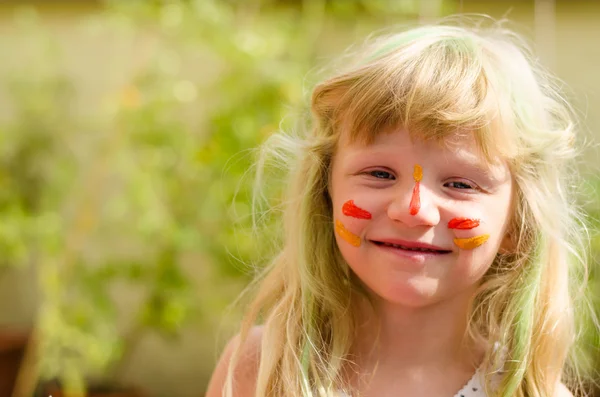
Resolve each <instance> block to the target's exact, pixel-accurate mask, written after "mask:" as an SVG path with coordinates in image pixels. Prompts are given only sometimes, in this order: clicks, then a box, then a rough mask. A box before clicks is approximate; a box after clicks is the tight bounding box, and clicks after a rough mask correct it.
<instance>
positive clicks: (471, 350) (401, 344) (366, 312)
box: [353, 290, 482, 369]
mask: <svg viewBox="0 0 600 397" xmlns="http://www.w3.org/2000/svg"><path fill="white" fill-rule="evenodd" d="M473 293H474V290H472V291H471V290H469V291H465V292H464V293H462V294H460V295H457V296H455V297H453V298H450V299H446V300H444V301H442V302H438V303H435V304H432V305H429V306H426V307H418V308H411V307H405V306H399V305H396V304H393V303H390V302H384V301H382V300H381V299H374V300H373V301H374V303H373V304H372V305H371V304H369V303H368V302H367V301H366V299H365V298H364V297H362V298H358V297H357V306H358V307H359V313H360V316H359V319H360V322H359V323H358V326H357V335H356V336H357V337H356V338H355V340H356V341H357V342H356V344H355V346H353V354H354V355H355V356H356V358H357V359H358V360H359V361H362V362H364V363H378V365H381V364H385V365H393V366H394V367H395V368H397V369H399V368H406V369H409V368H417V367H419V368H444V367H447V366H448V365H451V366H457V365H460V366H463V367H464V368H473V367H474V366H476V365H478V364H479V361H480V359H481V354H482V349H481V346H477V344H476V343H475V342H474V341H472V340H470V339H469V338H468V337H467V336H466V331H467V325H468V318H467V317H468V315H469V308H470V302H471V298H472V296H473Z"/></svg>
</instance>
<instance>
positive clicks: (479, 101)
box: [225, 19, 586, 397]
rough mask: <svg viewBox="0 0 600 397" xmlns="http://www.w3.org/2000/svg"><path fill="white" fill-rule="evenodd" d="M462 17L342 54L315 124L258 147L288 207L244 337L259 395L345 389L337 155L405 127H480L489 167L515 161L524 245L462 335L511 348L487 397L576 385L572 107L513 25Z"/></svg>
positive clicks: (489, 277) (486, 287) (506, 261)
mask: <svg viewBox="0 0 600 397" xmlns="http://www.w3.org/2000/svg"><path fill="white" fill-rule="evenodd" d="M485 21H486V20H484V22H485ZM464 22H465V19H460V23H458V24H456V23H454V22H452V21H450V22H448V21H444V22H442V23H439V24H435V25H429V26H422V27H417V28H413V29H411V30H408V31H405V32H402V33H396V34H392V35H386V36H381V37H377V38H375V39H371V40H369V42H368V43H367V44H366V45H365V46H363V47H361V48H360V49H359V50H357V51H356V50H355V51H354V52H353V53H352V56H351V57H347V58H344V63H345V66H344V70H342V71H341V72H339V71H338V74H337V75H335V76H334V77H331V78H329V79H327V80H325V81H323V82H321V83H320V84H317V85H316V87H315V88H314V91H313V94H312V100H311V113H312V119H311V126H310V128H307V129H305V130H302V131H296V132H294V133H285V132H279V133H277V134H275V135H273V136H271V137H270V139H268V140H267V142H266V143H265V144H264V145H263V146H262V148H261V150H260V157H259V160H258V170H259V172H258V177H257V186H259V187H260V186H262V185H263V184H265V178H264V172H265V167H267V164H271V165H272V164H275V165H276V166H278V167H280V168H281V169H284V170H286V171H287V176H288V179H287V184H286V189H285V194H284V197H283V199H281V200H280V202H279V203H278V205H279V207H278V208H281V210H282V218H283V239H282V246H281V247H280V249H279V251H278V253H277V255H275V256H274V258H273V259H272V261H271V262H270V263H269V264H268V265H267V266H266V267H265V268H264V270H263V271H262V272H261V273H260V275H259V277H258V278H257V280H256V281H255V283H254V284H253V286H254V287H255V288H253V289H252V290H253V291H254V297H253V300H252V302H251V304H250V305H249V308H248V312H247V316H246V318H245V320H244V322H243V325H242V329H241V333H240V335H241V340H242V342H243V341H244V340H245V339H246V338H247V336H248V333H249V331H250V329H251V328H252V327H253V326H254V325H255V324H257V323H258V322H260V323H262V324H263V330H262V342H261V354H260V367H259V370H258V379H257V388H256V395H257V396H261V397H263V396H333V395H338V393H339V392H340V391H341V390H346V393H349V392H350V391H349V390H347V385H345V384H344V380H343V376H342V374H343V370H344V368H347V367H346V366H348V365H350V366H351V365H352V362H351V360H350V355H349V353H350V347H351V345H352V342H353V335H354V332H355V329H356V324H355V322H356V319H355V317H354V313H355V311H354V306H353V304H354V303H353V299H352V296H353V293H364V291H362V289H361V285H360V283H359V282H358V281H357V280H356V277H355V276H354V275H353V273H352V272H351V270H350V269H349V267H348V265H347V263H346V262H345V261H344V258H343V257H342V255H341V254H340V252H339V250H338V247H337V245H336V242H335V238H334V227H333V219H332V206H331V200H330V197H329V195H328V192H327V186H328V182H329V174H330V167H331V161H332V157H333V155H334V154H335V151H336V145H337V142H338V139H339V137H340V134H341V132H342V131H347V132H349V133H350V136H351V139H353V140H360V141H363V142H365V143H368V142H370V141H372V140H373V139H374V138H375V137H376V136H377V135H378V134H380V133H382V132H384V131H387V130H389V128H390V127H398V126H401V127H404V128H405V129H406V130H408V131H409V132H410V133H411V134H412V135H413V136H415V137H416V138H420V139H435V140H439V141H442V142H443V141H444V140H446V139H448V138H452V137H454V136H455V135H456V134H472V135H473V136H474V137H475V139H476V142H477V144H478V146H479V148H480V149H481V151H482V153H484V155H485V156H486V157H487V158H488V159H489V160H490V161H491V159H492V158H493V157H495V156H501V158H503V159H504V160H506V161H507V162H508V164H509V166H510V170H511V172H512V175H513V178H514V181H515V184H516V194H515V197H514V202H513V207H512V208H513V214H512V218H511V221H510V225H509V228H508V230H509V235H510V236H511V238H512V240H513V245H514V250H511V251H510V252H499V253H498V254H497V256H496V258H495V260H494V262H493V264H492V265H491V267H490V269H489V271H488V272H487V273H486V275H485V276H484V277H483V279H482V280H481V284H480V288H479V289H478V291H477V294H476V296H475V297H474V300H473V304H472V307H471V310H470V317H469V320H470V321H469V329H468V334H467V336H468V337H472V338H484V339H485V340H486V341H489V342H490V344H492V343H494V342H497V343H498V344H499V345H500V346H502V348H501V349H489V350H488V351H487V353H486V356H485V358H484V361H483V364H482V368H483V373H485V374H487V375H486V385H487V386H486V389H487V390H488V395H494V396H502V397H514V396H517V397H533V396H538V397H547V396H551V395H552V394H553V391H554V388H555V386H556V385H557V383H558V382H559V381H560V380H561V379H562V380H563V382H566V383H567V384H568V385H570V386H572V387H571V388H572V389H573V387H574V385H576V384H577V382H576V379H575V376H574V375H573V374H576V373H577V371H576V367H575V365H574V364H575V363H576V360H574V359H572V357H571V354H570V353H571V351H572V350H573V349H572V347H573V343H574V341H575V336H576V332H575V330H576V327H575V324H576V321H575V316H574V307H575V306H574V303H575V302H576V301H577V297H578V296H580V294H581V291H582V288H581V283H582V280H584V278H585V274H586V259H585V255H584V254H585V241H586V238H585V227H584V226H583V224H582V222H581V219H582V217H581V215H580V212H579V211H578V209H577V206H576V205H575V202H574V189H573V188H574V187H575V185H576V184H577V180H576V179H575V176H576V175H577V174H576V170H575V168H574V167H573V166H572V165H571V163H572V162H571V160H572V159H573V158H574V156H575V155H576V151H575V150H574V142H575V123H574V119H575V118H574V116H573V115H574V112H573V110H572V108H571V107H570V106H569V104H568V103H567V101H566V100H565V99H564V96H563V94H562V93H561V92H560V90H559V87H560V83H559V82H558V81H557V80H556V79H555V78H553V77H552V76H551V75H550V74H549V73H547V72H545V71H544V70H543V69H542V68H541V67H540V66H539V65H538V64H537V63H536V61H535V60H534V59H535V58H534V57H533V55H532V52H531V51H530V49H529V47H528V46H527V44H526V42H525V41H524V40H523V39H522V38H521V37H520V36H519V35H518V34H515V33H514V32H512V31H510V30H508V29H506V28H504V25H503V23H499V22H494V21H492V23H488V24H487V25H488V26H486V27H482V24H481V23H480V22H481V21H478V23H473V24H469V25H473V26H470V27H465V25H466V24H465V23H464ZM476 22H477V21H476ZM269 182H270V181H269ZM269 182H267V183H269ZM260 197H261V195H260V193H258V194H257V195H256V200H257V202H258V200H260ZM255 204H256V203H255ZM257 206H258V204H257ZM257 211H258V210H257ZM242 344H243V343H241V344H240V346H241V345H242ZM239 350H240V349H239V348H238V351H236V352H234V354H233V359H232V360H231V363H230V368H229V375H228V380H227V387H226V390H225V395H228V396H231V395H232V385H233V382H234V379H233V368H234V367H235V366H236V363H237V362H238V359H239V354H240V351H239ZM500 367H502V372H501V380H500V382H498V383H496V382H494V381H493V379H492V378H493V376H492V374H493V372H495V371H496V372H497V369H498V368H500ZM573 368H575V369H574V370H570V369H573ZM572 380H573V382H571V381H572ZM570 382H571V383H570Z"/></svg>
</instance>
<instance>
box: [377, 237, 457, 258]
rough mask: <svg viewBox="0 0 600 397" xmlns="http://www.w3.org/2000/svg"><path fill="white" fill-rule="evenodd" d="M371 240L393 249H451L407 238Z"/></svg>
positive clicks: (435, 251)
mask: <svg viewBox="0 0 600 397" xmlns="http://www.w3.org/2000/svg"><path fill="white" fill-rule="evenodd" d="M371 242H373V243H375V244H376V245H378V246H381V247H386V248H387V247H389V248H394V249H400V250H403V251H407V252H415V253H420V254H447V253H450V252H452V251H451V250H447V249H444V248H442V247H438V246H436V245H431V244H427V243H421V242H418V241H407V240H398V239H378V240H371Z"/></svg>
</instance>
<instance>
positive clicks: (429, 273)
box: [329, 129, 513, 396]
mask: <svg viewBox="0 0 600 397" xmlns="http://www.w3.org/2000/svg"><path fill="white" fill-rule="evenodd" d="M415 164H419V165H421V166H422V168H423V169H424V170H427V172H424V173H423V179H422V180H421V181H420V202H421V206H420V209H419V211H418V213H416V214H414V215H411V213H410V212H409V211H407V208H409V204H410V201H411V196H412V192H413V187H414V184H415V180H414V178H413V170H414V165H415ZM329 193H330V196H331V200H332V204H333V208H334V219H343V220H344V226H345V227H346V229H347V230H348V231H350V232H351V233H353V234H355V235H357V236H360V238H361V241H362V244H361V245H360V246H359V247H355V246H352V245H351V244H349V243H348V242H347V241H345V240H344V239H342V238H340V236H339V235H336V241H337V244H338V247H339V249H340V251H341V253H342V255H343V257H344V258H345V259H346V261H347V263H348V265H349V266H350V268H351V269H352V271H353V272H354V273H355V274H356V276H357V277H358V279H359V280H360V281H361V282H362V283H363V284H364V286H365V289H366V290H367V292H368V294H369V295H370V298H371V300H372V301H373V302H374V306H371V305H368V304H366V302H362V303H361V302H360V299H361V298H360V297H357V302H359V304H358V307H359V308H360V310H359V311H360V316H359V317H360V318H361V320H362V321H361V323H362V324H363V325H362V326H361V327H359V329H358V338H357V342H356V344H355V346H354V347H353V353H354V354H355V357H356V361H357V364H358V368H360V370H359V371H357V372H355V373H353V374H351V375H350V376H349V381H350V382H351V383H353V384H354V386H355V387H356V388H357V389H359V390H360V391H361V393H364V395H377V396H386V395H394V392H395V391H396V392H397V390H399V388H401V390H403V393H404V394H407V395H411V394H413V393H414V394H417V393H418V394H419V395H453V394H454V393H455V392H456V391H458V390H459V389H460V388H461V387H462V385H464V384H465V383H466V382H467V381H468V380H469V378H470V377H471V376H472V374H473V372H474V370H475V368H476V366H477V365H478V363H479V362H480V360H481V357H482V353H483V349H484V347H483V346H479V345H476V344H475V343H474V342H467V343H461V342H462V338H463V335H464V333H465V330H466V327H467V323H466V317H467V313H468V307H469V301H470V299H471V297H472V296H473V295H474V292H475V290H476V288H477V286H478V283H479V281H480V280H481V278H482V276H483V275H484V274H485V272H486V271H487V270H488V268H489V266H490V265H491V263H492V261H493V259H494V257H495V255H496V254H497V252H498V250H499V249H500V248H501V246H502V245H503V243H504V242H505V241H506V240H507V239H505V238H504V237H505V230H506V228H507V225H508V221H509V215H510V214H509V211H510V208H511V199H512V195H513V180H512V176H511V174H510V171H509V168H508V165H507V164H506V163H504V162H501V161H498V163H494V164H487V163H486V162H485V161H483V159H482V158H481V157H480V156H479V155H478V152H477V150H476V145H475V142H474V141H471V140H466V139H463V140H461V141H456V142H453V145H452V146H451V148H446V147H443V146H441V145H438V144H436V143H433V142H421V141H415V142H413V141H412V140H411V139H410V137H409V134H408V133H407V132H406V131H404V130H402V129H396V130H393V131H391V132H389V133H384V134H381V135H379V136H378V137H377V138H376V140H375V142H373V143H372V144H371V145H368V146H365V145H362V144H359V143H350V142H349V141H348V140H347V139H346V138H345V137H342V140H341V141H340V143H339V145H338V148H337V151H336V154H335V156H334V159H333V163H332V171H331V179H330V183H329ZM349 199H353V200H354V201H355V202H358V203H360V204H361V208H364V209H365V210H366V211H369V213H371V214H372V218H371V219H369V220H362V219H352V218H348V217H344V215H343V214H342V213H341V208H342V204H343V203H344V202H345V201H347V200H349ZM461 217H467V218H476V219H481V220H483V222H482V223H481V225H480V226H478V227H477V228H476V229H475V230H451V229H449V228H448V222H449V221H450V220H452V219H454V218H461ZM484 234H489V235H490V237H489V238H488V240H487V241H486V243H485V244H483V245H481V246H478V247H476V248H474V249H470V250H462V249H460V248H458V247H457V246H455V244H454V239H455V238H472V237H476V236H480V235H484ZM386 239H400V240H404V241H408V242H420V243H427V244H431V245H434V246H436V247H438V248H440V249H443V250H447V251H448V253H446V254H440V255H423V254H416V255H413V254H414V252H413V253H411V254H408V256H406V257H405V256H402V255H397V254H396V253H395V252H394V251H393V249H384V248H382V247H381V246H380V245H378V244H376V243H375V241H381V240H386ZM411 255H413V256H411ZM375 319H377V320H378V321H374V320H375ZM378 323H379V324H380V326H381V328H380V329H379V331H378V330H377V324H378ZM399 330H402V331H401V333H399ZM378 332H379V333H378ZM400 335H401V336H402V337H399V336H400ZM375 340H377V341H378V342H377V343H376V344H375V345H374V344H373V341H375ZM375 367H377V371H375ZM425 378H427V382H424V381H423V380H424V379H425ZM365 379H369V381H368V382H367V381H365Z"/></svg>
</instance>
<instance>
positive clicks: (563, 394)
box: [554, 382, 573, 397]
mask: <svg viewBox="0 0 600 397" xmlns="http://www.w3.org/2000/svg"><path fill="white" fill-rule="evenodd" d="M554 397H573V393H571V392H570V391H569V389H567V387H566V386H565V385H564V384H563V383H562V382H559V383H558V385H557V386H556V389H554Z"/></svg>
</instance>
